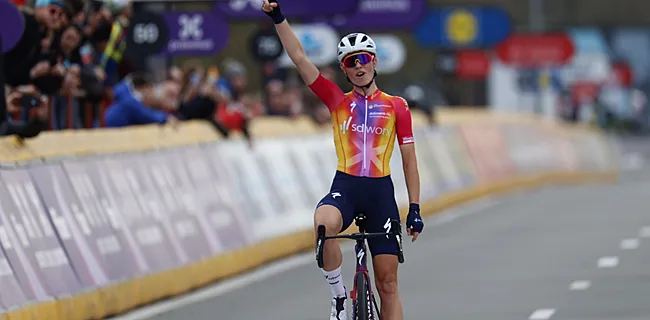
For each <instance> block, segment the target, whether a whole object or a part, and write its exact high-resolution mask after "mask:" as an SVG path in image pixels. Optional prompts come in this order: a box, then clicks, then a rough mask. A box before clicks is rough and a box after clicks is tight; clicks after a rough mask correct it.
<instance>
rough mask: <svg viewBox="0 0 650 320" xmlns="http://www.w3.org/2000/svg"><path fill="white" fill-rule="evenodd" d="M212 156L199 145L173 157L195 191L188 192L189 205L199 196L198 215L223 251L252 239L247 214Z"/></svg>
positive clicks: (179, 175)
mask: <svg viewBox="0 0 650 320" xmlns="http://www.w3.org/2000/svg"><path fill="white" fill-rule="evenodd" d="M208 159H209V158H208V156H207V155H206V154H205V153H204V152H203V150H201V149H199V148H191V149H186V150H182V151H179V153H177V154H176V156H175V157H173V158H172V161H175V164H174V165H173V167H174V168H175V169H176V170H175V172H174V173H175V174H176V177H177V179H179V180H181V181H183V184H184V185H186V186H187V187H186V188H187V190H191V192H192V194H187V195H186V196H185V200H186V202H187V205H188V206H189V205H190V204H189V203H190V202H195V201H196V200H198V201H196V202H197V203H198V205H199V207H198V208H196V215H197V218H199V219H200V221H201V224H202V227H204V228H205V229H204V233H205V234H206V237H208V238H210V239H211V238H212V237H215V240H216V243H217V244H218V246H219V249H220V250H221V251H229V250H234V249H237V248H241V247H242V246H245V245H246V244H248V243H250V242H251V240H250V239H249V238H248V237H247V234H248V233H247V232H246V228H245V225H244V223H245V221H246V220H245V217H243V216H242V215H240V214H237V213H236V211H235V206H234V204H233V202H232V201H231V200H232V195H231V194H230V192H229V190H228V186H226V185H225V184H224V183H226V182H227V181H228V180H225V181H224V180H223V179H222V177H220V176H218V175H217V174H216V173H215V172H214V170H213V168H212V167H211V166H210V164H209V163H208V162H207V160H208ZM212 241H213V240H212V239H211V240H210V242H212Z"/></svg>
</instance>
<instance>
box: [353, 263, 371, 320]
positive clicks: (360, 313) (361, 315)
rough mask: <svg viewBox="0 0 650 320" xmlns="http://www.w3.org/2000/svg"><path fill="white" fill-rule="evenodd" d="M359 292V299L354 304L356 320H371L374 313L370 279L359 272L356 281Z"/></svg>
mask: <svg viewBox="0 0 650 320" xmlns="http://www.w3.org/2000/svg"><path fill="white" fill-rule="evenodd" d="M354 283H355V285H356V290H357V299H356V301H355V302H354V308H353V310H354V320H370V315H371V314H372V311H371V309H370V290H368V279H366V276H365V275H364V274H363V273H361V272H359V273H357V276H356V279H354Z"/></svg>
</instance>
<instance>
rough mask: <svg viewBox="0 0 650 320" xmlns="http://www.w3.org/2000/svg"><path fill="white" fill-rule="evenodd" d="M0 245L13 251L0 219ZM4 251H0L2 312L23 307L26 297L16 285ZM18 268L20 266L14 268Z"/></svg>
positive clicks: (16, 282)
mask: <svg viewBox="0 0 650 320" xmlns="http://www.w3.org/2000/svg"><path fill="white" fill-rule="evenodd" d="M0 244H1V245H2V248H4V250H13V244H12V243H11V240H10V239H9V234H8V233H7V229H6V228H5V226H4V224H3V223H2V219H0ZM4 250H0V303H1V305H0V307H2V308H3V309H4V310H6V309H8V308H11V307H13V306H19V305H23V304H25V303H26V302H27V296H26V295H25V294H24V293H23V289H22V288H21V286H20V284H19V283H18V279H17V276H16V274H15V273H14V270H13V268H12V265H11V263H10V262H9V259H8V258H7V256H6V255H5V252H4ZM15 267H20V265H18V266H15Z"/></svg>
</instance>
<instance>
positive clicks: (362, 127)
mask: <svg viewBox="0 0 650 320" xmlns="http://www.w3.org/2000/svg"><path fill="white" fill-rule="evenodd" d="M351 122H352V121H351V120H350V119H349V120H345V121H343V123H342V124H340V125H339V127H340V129H341V133H342V134H347V133H348V130H351V131H352V132H360V133H363V132H365V133H372V134H375V135H378V136H390V133H391V131H390V129H386V128H382V127H373V126H366V124H365V123H360V124H355V123H351Z"/></svg>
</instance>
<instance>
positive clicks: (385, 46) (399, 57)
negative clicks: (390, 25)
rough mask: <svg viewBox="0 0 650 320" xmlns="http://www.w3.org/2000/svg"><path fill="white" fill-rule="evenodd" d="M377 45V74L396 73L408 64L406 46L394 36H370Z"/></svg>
mask: <svg viewBox="0 0 650 320" xmlns="http://www.w3.org/2000/svg"><path fill="white" fill-rule="evenodd" d="M370 37H372V39H373V40H375V44H376V45H377V58H378V61H379V62H378V63H377V72H381V73H394V72H397V71H399V70H400V69H401V68H402V67H403V66H404V63H405V62H406V46H404V43H403V42H402V40H400V39H399V38H398V37H396V36H393V35H387V34H385V35H370Z"/></svg>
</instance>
